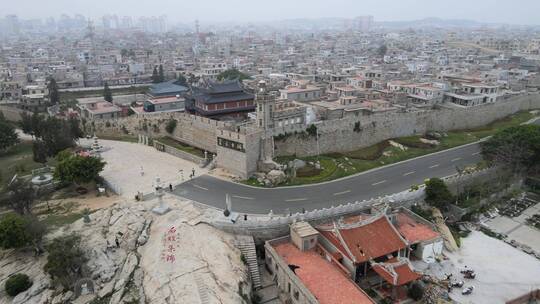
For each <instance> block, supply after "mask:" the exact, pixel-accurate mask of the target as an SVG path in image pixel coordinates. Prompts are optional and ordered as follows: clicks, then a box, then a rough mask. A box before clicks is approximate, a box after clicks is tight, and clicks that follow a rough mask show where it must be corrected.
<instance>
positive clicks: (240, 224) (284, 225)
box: [210, 168, 497, 242]
mask: <svg viewBox="0 0 540 304" xmlns="http://www.w3.org/2000/svg"><path fill="white" fill-rule="evenodd" d="M495 170H497V169H496V168H488V169H484V170H478V171H474V172H471V173H469V174H465V175H461V176H459V175H452V176H449V177H447V178H444V181H445V183H446V184H447V185H448V186H449V187H451V188H452V187H455V186H456V184H457V183H460V185H464V184H469V183H474V182H476V181H478V180H479V179H483V180H489V179H490V178H496V176H497V175H496V174H493V173H494V172H495ZM424 198H425V186H424V185H421V186H419V187H418V190H408V191H403V192H400V193H395V194H392V195H387V196H384V197H377V198H373V199H369V200H363V201H361V202H358V201H357V202H353V203H348V204H344V205H338V206H331V207H329V208H322V209H316V210H313V211H308V212H306V213H295V214H291V215H272V214H269V215H265V216H260V215H251V216H248V220H247V221H244V220H243V219H242V218H241V219H239V220H238V221H237V222H236V223H232V222H230V221H227V220H216V221H214V222H212V223H210V224H211V225H213V226H214V227H216V228H218V229H221V230H223V231H226V232H228V233H233V234H241V235H251V236H253V237H254V238H255V239H256V241H257V242H262V241H265V240H270V239H275V238H278V237H282V236H286V235H288V233H289V225H290V224H292V223H293V222H298V221H307V222H310V223H311V224H312V225H318V224H321V223H325V222H328V221H330V220H333V219H338V218H340V217H343V216H350V215H356V214H359V213H363V212H367V211H368V210H370V209H371V207H373V206H376V205H381V204H388V205H390V206H391V207H400V206H401V207H407V208H410V206H412V205H413V204H416V203H422V202H423V201H424ZM233 211H234V206H233Z"/></svg>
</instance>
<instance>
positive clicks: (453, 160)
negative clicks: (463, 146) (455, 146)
mask: <svg viewBox="0 0 540 304" xmlns="http://www.w3.org/2000/svg"><path fill="white" fill-rule="evenodd" d="M458 160H461V157H458V158H454V159H452V160H451V162H456V161H458Z"/></svg>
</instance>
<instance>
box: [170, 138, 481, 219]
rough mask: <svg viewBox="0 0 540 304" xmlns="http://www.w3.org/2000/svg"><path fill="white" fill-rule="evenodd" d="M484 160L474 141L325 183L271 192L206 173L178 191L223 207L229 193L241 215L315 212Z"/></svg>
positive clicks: (384, 193)
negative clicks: (303, 210) (314, 210)
mask: <svg viewBox="0 0 540 304" xmlns="http://www.w3.org/2000/svg"><path fill="white" fill-rule="evenodd" d="M480 160H482V156H481V155H480V145H479V144H478V143H474V144H469V145H465V146H461V147H458V148H454V149H450V150H445V151H441V152H437V153H434V154H429V155H425V156H422V157H419V158H415V159H411V160H407V161H403V162H400V163H396V164H392V165H388V166H385V167H380V168H377V169H373V170H370V171H366V172H363V173H360V174H357V175H353V176H349V177H346V178H343V179H339V180H335V181H330V182H325V183H322V184H313V185H305V186H296V187H282V188H270V189H268V188H255V187H250V186H246V185H242V184H237V183H232V182H229V181H225V180H221V179H218V178H215V177H212V176H208V175H204V176H200V177H198V178H195V179H193V180H190V181H188V182H185V183H183V184H181V185H180V186H178V187H177V188H176V189H175V190H174V193H175V194H178V195H180V196H183V197H186V198H188V199H191V200H193V201H196V202H200V203H203V204H205V205H210V206H213V207H217V208H221V209H223V208H225V194H226V193H228V194H230V195H231V200H232V209H233V210H234V211H236V212H241V213H251V214H267V213H268V212H270V210H272V211H273V212H274V213H285V212H286V211H287V209H288V210H289V211H290V212H297V211H302V209H305V210H306V211H309V210H313V209H320V208H323V207H324V208H327V207H330V206H337V205H339V204H344V203H345V204H346V203H349V202H354V201H359V200H364V199H370V198H373V197H377V196H383V195H386V194H390V193H396V192H400V191H404V190H407V189H409V188H410V187H411V185H415V184H422V183H423V182H424V180H425V179H426V178H431V177H445V176H449V175H452V174H455V173H456V166H460V167H463V166H465V165H471V164H475V163H477V162H479V161H480Z"/></svg>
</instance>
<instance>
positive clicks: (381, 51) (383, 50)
mask: <svg viewBox="0 0 540 304" xmlns="http://www.w3.org/2000/svg"><path fill="white" fill-rule="evenodd" d="M386 52H388V47H387V46H386V44H383V45H381V46H380V47H379V48H378V49H377V54H378V55H379V56H381V57H384V55H386Z"/></svg>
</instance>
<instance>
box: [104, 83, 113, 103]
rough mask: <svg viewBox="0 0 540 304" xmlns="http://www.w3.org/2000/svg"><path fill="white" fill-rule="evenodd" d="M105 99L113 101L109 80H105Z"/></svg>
mask: <svg viewBox="0 0 540 304" xmlns="http://www.w3.org/2000/svg"><path fill="white" fill-rule="evenodd" d="M103 99H105V101H108V102H112V101H113V96H112V93H111V89H110V88H109V84H108V83H107V82H105V86H104V87H103Z"/></svg>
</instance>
